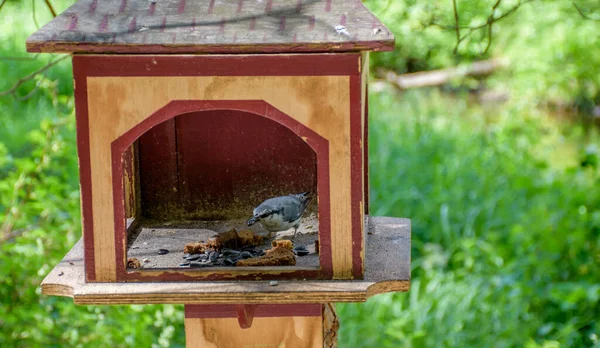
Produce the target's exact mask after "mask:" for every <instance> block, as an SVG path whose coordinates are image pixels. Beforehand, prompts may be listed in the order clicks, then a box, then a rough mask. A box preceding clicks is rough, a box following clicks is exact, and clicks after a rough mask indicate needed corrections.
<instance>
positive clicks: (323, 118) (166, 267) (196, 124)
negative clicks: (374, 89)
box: [27, 0, 410, 347]
mask: <svg viewBox="0 0 600 348" xmlns="http://www.w3.org/2000/svg"><path fill="white" fill-rule="evenodd" d="M393 46H394V39H393V36H392V34H391V33H390V32H389V30H388V29H387V28H385V26H383V25H382V24H381V23H380V22H379V20H377V18H376V17H375V16H373V15H372V14H371V13H370V12H369V11H368V10H367V9H366V8H365V7H364V6H363V4H362V3H361V2H360V1H359V0H350V1H342V0H298V1H283V0H265V1H255V0H227V1H225V0H209V1H192V0H188V1H186V0H156V1H146V0H81V1H78V2H77V3H76V4H74V5H73V6H72V7H70V8H69V9H67V10H66V11H65V12H63V13H62V14H60V15H59V16H58V17H56V18H55V19H54V20H52V21H51V22H50V23H49V24H47V25H46V26H44V27H43V28H42V29H40V30H39V31H37V32H36V33H34V34H33V35H32V36H31V37H30V38H29V39H28V40H27V49H28V51H30V52H57V53H71V54H72V55H73V73H74V80H75V103H76V117H77V143H78V154H79V163H80V180H81V200H82V217H83V241H82V242H80V243H78V244H77V245H75V246H74V247H73V249H72V250H71V252H70V253H69V254H68V255H67V256H66V257H65V259H64V260H63V261H62V262H61V264H59V265H58V266H57V267H56V268H55V269H54V270H53V271H52V272H51V273H50V274H49V275H48V277H47V278H46V279H45V280H44V282H43V284H42V290H43V292H44V293H46V294H51V295H61V296H71V297H73V298H74V300H75V303H78V304H131V303H183V304H185V305H186V328H188V329H189V330H187V339H188V345H189V346H204V345H205V344H207V343H208V342H212V343H216V344H217V346H219V347H221V346H223V347H229V346H232V347H233V346H238V345H239V344H241V343H246V342H253V343H256V344H259V343H260V344H274V345H279V344H280V343H282V342H285V343H286V344H290V346H292V347H316V346H321V345H324V344H325V345H327V346H332V345H334V343H331V342H334V341H335V329H336V328H337V323H336V319H335V310H334V309H333V306H332V305H331V303H332V302H348V301H365V300H366V298H367V297H368V296H371V295H374V294H377V293H381V292H388V291H407V290H408V286H409V281H410V265H409V263H410V221H409V220H406V219H393V218H378V217H369V216H368V170H367V168H368V157H367V137H368V126H367V123H368V122H367V121H368V117H367V82H368V52H369V51H384V50H392V49H393ZM303 191H310V192H312V193H314V196H315V197H316V198H315V199H313V200H312V202H311V205H310V206H309V208H308V211H307V212H306V213H305V216H304V219H303V221H302V224H301V227H300V229H299V232H300V233H302V234H301V235H300V236H299V237H298V238H299V239H298V240H294V242H295V243H296V242H297V243H299V244H304V245H306V246H307V248H308V251H309V255H307V256H305V257H296V260H297V261H296V264H295V265H293V266H269V267H224V266H223V267H202V268H189V267H186V266H181V265H180V263H181V260H182V258H181V255H182V254H183V248H184V245H186V244H187V243H189V242H197V241H204V240H206V239H209V238H210V237H211V236H212V235H214V234H215V233H218V232H224V231H227V230H229V229H231V228H235V229H236V230H238V231H240V230H248V229H250V230H252V231H253V232H256V233H260V232H261V226H260V225H256V226H252V227H251V228H249V227H247V226H246V224H245V221H246V220H247V219H248V218H249V217H250V216H251V215H252V210H253V208H254V207H255V206H257V205H258V204H259V203H260V202H262V201H263V200H265V199H267V198H270V197H273V196H279V195H286V194H290V193H298V192H303ZM285 235H286V232H283V233H280V234H279V235H278V238H282V237H283V238H285ZM159 249H164V250H163V252H162V253H157V250H159ZM134 258H135V259H136V260H139V261H140V266H141V267H135V266H133V264H132V263H128V259H134ZM269 280H276V281H278V283H276V284H271V283H269ZM300 304H301V305H300ZM292 324H293V325H292ZM249 327H251V329H250V330H244V331H243V332H241V331H240V332H241V333H239V334H237V332H238V331H239V330H242V329H243V328H249ZM298 327H302V328H304V329H303V330H300V331H298ZM273 328H279V329H278V330H280V332H279V331H278V332H277V334H273V335H269V336H268V337H265V335H264V332H265V331H267V330H268V331H272V330H273ZM327 342H329V343H327Z"/></svg>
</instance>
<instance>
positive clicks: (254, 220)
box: [248, 217, 258, 226]
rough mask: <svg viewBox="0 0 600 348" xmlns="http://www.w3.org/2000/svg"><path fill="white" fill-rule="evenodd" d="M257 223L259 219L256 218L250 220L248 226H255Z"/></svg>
mask: <svg viewBox="0 0 600 348" xmlns="http://www.w3.org/2000/svg"><path fill="white" fill-rule="evenodd" d="M256 221H258V219H257V218H255V217H253V218H250V219H248V226H252V225H254V224H255V223H256Z"/></svg>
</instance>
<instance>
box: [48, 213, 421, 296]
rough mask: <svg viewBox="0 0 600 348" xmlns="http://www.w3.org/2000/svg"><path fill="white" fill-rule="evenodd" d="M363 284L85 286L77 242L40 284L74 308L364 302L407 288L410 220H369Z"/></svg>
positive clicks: (184, 283)
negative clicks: (68, 301)
mask: <svg viewBox="0 0 600 348" xmlns="http://www.w3.org/2000/svg"><path fill="white" fill-rule="evenodd" d="M368 230H369V234H368V235H367V251H366V254H367V258H366V273H365V277H364V279H362V280H337V281H331V280H304V281H283V280H281V281H278V283H277V285H276V286H273V285H271V282H270V281H218V282H214V281H213V282H204V281H203V282H193V283H190V282H160V283H89V282H86V281H85V277H84V267H83V247H82V242H81V241H79V242H78V243H77V244H76V245H75V246H74V247H73V249H71V251H70V252H69V253H68V254H67V255H66V256H65V258H64V259H63V260H62V261H61V262H60V263H59V264H58V265H57V266H56V267H55V268H54V269H53V270H52V271H51V272H50V273H49V274H48V276H47V277H46V279H44V281H43V282H42V293H44V294H46V295H54V296H68V297H72V298H73V300H74V301H75V303H77V304H82V305H83V304H86V305H91V304H97V305H99V304H156V303H171V304H240V303H243V304H289V303H328V302H364V301H366V300H367V298H369V297H371V296H374V295H377V294H380V293H385V292H397V291H408V288H409V286H410V245H411V243H410V220H408V219H400V218H386V217H371V218H369V227H368Z"/></svg>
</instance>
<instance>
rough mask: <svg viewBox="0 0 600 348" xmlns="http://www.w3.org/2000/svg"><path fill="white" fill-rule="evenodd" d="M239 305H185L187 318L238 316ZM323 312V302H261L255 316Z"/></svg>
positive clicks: (295, 315)
mask: <svg viewBox="0 0 600 348" xmlns="http://www.w3.org/2000/svg"><path fill="white" fill-rule="evenodd" d="M238 306H240V305H235V304H232V305H228V304H223V305H185V318H186V319H196V318H237V317H238V313H237V309H238ZM242 306H243V305H242ZM322 313H323V305H322V304H280V305H270V304H260V305H256V308H255V311H254V317H255V318H268V317H320V316H321V315H322Z"/></svg>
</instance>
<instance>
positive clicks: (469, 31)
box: [425, 0, 574, 54]
mask: <svg viewBox="0 0 600 348" xmlns="http://www.w3.org/2000/svg"><path fill="white" fill-rule="evenodd" d="M532 1H534V0H520V1H519V2H518V3H517V4H516V5H514V6H513V7H511V8H509V9H508V10H507V11H505V12H504V13H503V14H501V15H499V16H498V17H495V16H494V15H495V12H496V10H497V9H498V8H499V7H500V4H501V3H502V0H497V1H496V3H495V4H494V6H493V7H492V11H491V13H490V15H489V16H488V19H487V21H486V22H485V23H483V24H480V25H474V26H468V25H460V24H459V14H458V6H457V4H456V0H452V5H453V13H454V25H447V24H441V23H438V22H436V21H435V20H433V19H432V20H431V21H430V22H429V23H427V24H425V26H432V25H433V26H436V27H439V28H442V29H448V30H454V31H456V45H455V46H454V53H455V54H456V52H457V51H458V46H459V45H460V43H461V42H463V41H464V40H465V39H467V38H468V37H470V36H471V34H472V33H473V32H475V31H477V30H480V29H484V28H486V29H487V41H488V42H487V45H486V48H485V49H484V50H483V52H482V53H486V52H488V50H489V48H490V47H491V44H492V32H493V30H492V27H493V25H494V23H496V22H498V21H499V20H501V19H504V18H506V17H508V16H509V15H511V14H513V13H514V12H515V11H516V10H517V9H518V8H519V7H521V5H524V4H526V3H528V2H532ZM573 1H574V0H573ZM461 30H466V31H467V33H466V34H463V35H462V36H461V34H460V31H461Z"/></svg>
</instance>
